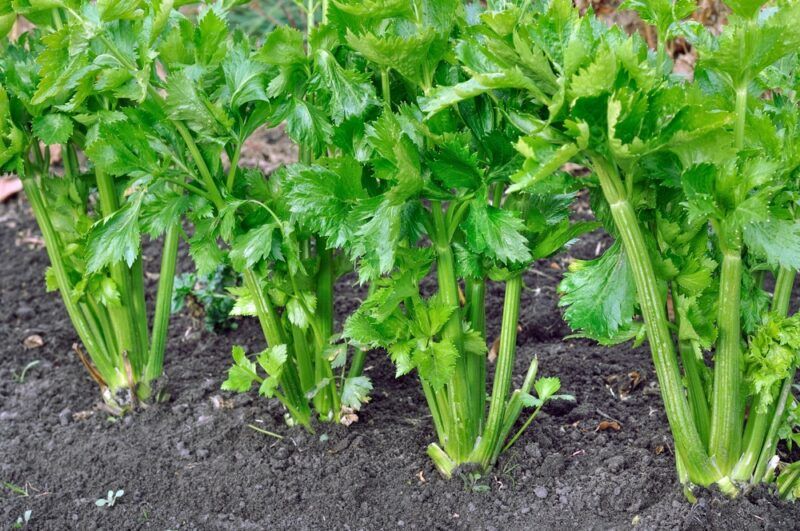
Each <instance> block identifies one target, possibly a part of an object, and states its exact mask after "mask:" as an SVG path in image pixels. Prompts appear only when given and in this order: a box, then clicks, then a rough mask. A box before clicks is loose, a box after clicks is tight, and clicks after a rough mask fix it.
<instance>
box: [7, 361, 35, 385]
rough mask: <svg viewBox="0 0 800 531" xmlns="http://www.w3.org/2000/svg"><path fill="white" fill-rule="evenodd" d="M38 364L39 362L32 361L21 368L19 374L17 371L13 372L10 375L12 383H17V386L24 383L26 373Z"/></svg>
mask: <svg viewBox="0 0 800 531" xmlns="http://www.w3.org/2000/svg"><path fill="white" fill-rule="evenodd" d="M39 363H40V362H39V360H33V361H31V362H29V363H28V364H27V365H25V367H23V368H22V371H20V372H19V373H17V371H14V372H13V373H12V374H13V376H14V381H15V382H17V383H18V384H22V383H25V376H26V375H27V374H28V371H30V370H31V369H33V368H34V367H36V366H37V365H39Z"/></svg>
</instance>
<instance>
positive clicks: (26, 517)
mask: <svg viewBox="0 0 800 531" xmlns="http://www.w3.org/2000/svg"><path fill="white" fill-rule="evenodd" d="M30 521H31V510H30V509H28V510H27V511H25V512H24V513H23V514H22V516H20V517H19V518H17V521H16V522H14V524H13V525H12V526H11V529H22V528H23V527H25V526H27V525H28V522H30Z"/></svg>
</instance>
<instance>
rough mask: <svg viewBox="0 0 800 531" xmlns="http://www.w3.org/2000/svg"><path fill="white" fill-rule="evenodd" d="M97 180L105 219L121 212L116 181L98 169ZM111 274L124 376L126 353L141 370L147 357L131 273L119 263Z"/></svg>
mask: <svg viewBox="0 0 800 531" xmlns="http://www.w3.org/2000/svg"><path fill="white" fill-rule="evenodd" d="M95 177H96V181H97V190H98V192H99V196H100V208H101V211H102V213H103V216H105V217H108V216H111V215H112V214H114V213H115V212H116V211H117V210H119V198H118V197H117V191H116V188H115V186H114V181H113V178H112V177H111V176H110V175H108V174H107V173H105V172H103V171H102V170H100V169H99V168H95ZM109 272H110V274H111V279H112V280H113V281H114V284H115V285H116V288H117V291H118V292H119V304H116V305H110V306H109V307H108V313H109V316H110V317H111V321H112V324H113V326H114V330H115V332H116V336H117V345H118V346H119V349H120V351H119V352H115V353H114V354H115V356H116V358H117V360H118V362H117V367H118V368H119V369H120V370H122V371H123V373H124V372H125V369H124V366H123V362H122V358H123V353H127V356H128V359H129V360H130V362H131V365H132V367H133V368H134V369H141V367H142V366H143V363H141V362H140V361H141V360H142V358H143V357H144V356H145V355H146V354H145V353H144V352H143V351H142V345H140V337H139V335H138V333H137V330H136V324H135V322H134V318H133V312H134V308H133V307H132V303H131V301H132V294H131V291H132V289H133V286H132V285H131V276H130V270H129V268H128V266H127V265H126V264H125V263H123V262H117V263H114V264H111V265H110V266H109ZM137 376H138V373H137V374H134V377H137ZM134 383H135V382H128V384H129V385H131V386H133V385H134Z"/></svg>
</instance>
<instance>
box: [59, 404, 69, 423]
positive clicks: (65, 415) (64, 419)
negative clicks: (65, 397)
mask: <svg viewBox="0 0 800 531" xmlns="http://www.w3.org/2000/svg"><path fill="white" fill-rule="evenodd" d="M70 421H72V410H71V409H70V408H68V407H65V408H64V409H62V410H61V413H59V414H58V422H59V423H60V424H61V425H62V426H66V425H67V424H69V423H70Z"/></svg>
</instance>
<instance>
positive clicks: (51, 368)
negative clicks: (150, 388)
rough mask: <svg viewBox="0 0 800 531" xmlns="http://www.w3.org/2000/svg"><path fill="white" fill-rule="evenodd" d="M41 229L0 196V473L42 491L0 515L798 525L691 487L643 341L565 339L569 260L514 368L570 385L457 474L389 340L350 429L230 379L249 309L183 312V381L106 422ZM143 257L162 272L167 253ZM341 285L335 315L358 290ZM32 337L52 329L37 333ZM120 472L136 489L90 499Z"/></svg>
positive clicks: (1, 506)
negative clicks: (309, 426)
mask: <svg viewBox="0 0 800 531" xmlns="http://www.w3.org/2000/svg"><path fill="white" fill-rule="evenodd" d="M38 234H39V233H38V229H37V228H36V226H35V223H34V221H33V218H32V215H31V213H30V211H29V208H28V205H27V203H26V201H25V200H24V199H16V200H12V201H10V202H9V203H7V204H4V205H0V275H2V282H0V336H2V337H3V338H5V341H4V342H3V344H2V346H0V456H2V458H1V459H0V484H13V485H15V486H18V487H20V488H21V489H23V490H25V491H27V493H28V496H27V497H25V496H21V495H20V494H19V493H17V492H14V489H10V488H8V487H7V486H5V487H3V488H2V489H1V490H0V499H1V500H2V503H0V524H2V525H3V526H7V525H10V524H12V523H13V522H14V521H15V520H16V519H17V517H19V516H21V515H22V514H23V513H24V512H25V511H26V510H31V511H32V513H31V521H30V527H31V528H35V529H67V528H79V529H95V528H99V529H133V528H136V529H139V528H141V529H262V528H272V529H274V528H294V529H310V528H336V529H381V528H399V527H406V528H425V529H430V528H453V527H456V528H480V529H484V528H485V529H493V528H494V529H509V528H531V527H534V526H535V527H537V528H545V529H548V528H558V529H565V528H579V529H593V528H603V529H605V528H612V527H614V528H629V527H631V526H639V527H641V528H644V529H652V528H707V527H712V528H736V529H760V528H767V529H769V528H771V529H790V528H792V527H793V526H795V525H796V522H797V521H798V518H800V508H798V507H797V506H796V505H792V504H785V503H782V502H779V501H777V500H776V499H775V498H774V497H772V496H771V495H770V494H769V493H767V492H766V491H763V490H759V491H757V492H753V493H749V494H747V495H743V496H740V497H739V498H738V499H736V500H734V501H727V500H724V499H721V498H719V497H717V496H715V495H713V494H711V493H705V494H702V495H701V496H700V498H699V502H698V503H697V504H695V505H691V504H689V503H688V502H687V501H686V500H685V498H684V497H683V495H682V494H681V487H680V485H679V483H678V481H677V476H676V474H675V470H674V466H675V465H674V458H673V454H672V449H671V446H670V444H671V443H670V437H669V431H668V425H667V422H666V418H665V416H664V413H663V410H662V407H661V401H660V398H659V394H658V388H657V386H656V383H655V376H654V373H653V370H652V366H651V362H650V356H649V353H648V351H647V349H646V348H640V349H634V350H631V349H630V348H629V347H627V346H619V347H616V348H604V347H601V346H595V345H592V344H590V343H589V342H587V341H583V340H566V341H562V337H563V336H564V335H567V334H568V329H567V328H566V326H565V325H564V324H562V322H561V318H560V314H559V311H558V308H557V299H556V296H555V286H556V283H557V281H558V279H559V278H560V276H561V271H559V270H558V269H557V267H560V268H563V267H564V264H565V263H566V258H563V257H562V258H563V259H561V260H559V261H558V262H555V263H550V262H548V263H541V264H539V266H540V267H538V268H537V271H538V272H537V273H535V274H534V273H528V274H527V276H526V285H527V289H526V290H525V291H524V292H523V299H522V313H521V318H520V326H521V332H520V334H519V339H518V344H519V356H518V360H517V370H516V374H517V375H518V377H521V376H522V374H523V372H524V370H525V368H527V366H528V363H529V361H530V357H531V356H533V355H538V356H539V358H540V361H541V368H542V369H541V373H542V374H544V375H558V376H560V377H561V380H562V384H563V385H562V389H563V390H564V391H565V392H567V393H571V394H573V395H575V397H576V399H577V401H576V403H575V404H569V403H565V402H558V403H553V404H551V405H549V406H548V407H547V408H546V410H545V414H543V415H542V416H541V418H540V419H539V420H538V421H537V422H535V423H534V424H533V426H532V428H531V429H530V430H528V431H527V432H525V434H524V435H523V436H522V438H521V439H520V440H519V441H518V442H517V443H516V445H515V446H514V447H513V449H512V450H511V451H509V452H508V453H507V454H504V455H503V457H501V459H500V462H499V464H498V466H497V468H496V469H495V471H494V472H493V474H492V475H491V476H489V477H486V478H483V479H481V480H477V481H475V480H474V479H472V478H470V476H469V474H467V473H464V474H461V475H460V479H459V478H454V479H453V480H452V481H449V482H446V481H444V480H443V479H441V478H440V477H439V476H438V475H437V473H436V472H435V471H434V469H433V466H432V464H431V462H430V460H429V459H428V457H427V456H426V455H425V447H426V445H427V444H428V443H429V442H430V441H432V440H433V439H434V432H433V428H432V425H431V421H430V418H428V417H427V410H426V408H425V402H424V399H423V397H422V395H421V392H420V389H419V384H418V382H417V380H416V378H415V377H413V376H408V377H405V378H402V379H399V380H398V379H395V378H394V368H393V367H392V365H391V363H390V362H389V360H388V359H387V358H386V356H385V355H384V354H383V353H381V352H374V353H371V354H370V356H369V358H368V362H367V366H368V368H369V371H368V373H367V374H368V375H369V376H370V377H371V378H372V379H373V380H374V383H375V389H376V391H375V392H374V394H373V400H372V402H371V403H370V404H368V405H367V406H366V407H365V408H364V409H363V411H362V412H361V413H360V420H359V421H358V422H357V423H355V424H354V425H352V426H351V427H350V428H349V429H347V428H344V427H332V426H317V431H316V433H315V434H313V435H310V434H307V433H305V432H303V431H301V430H300V429H289V428H288V427H287V426H286V425H285V424H284V422H283V412H282V411H281V409H280V407H279V405H278V403H277V402H275V401H272V402H270V401H266V400H263V399H259V398H257V397H256V396H255V393H250V394H245V395H239V396H233V395H230V394H228V393H225V392H222V391H220V384H221V382H222V381H223V379H224V378H225V371H226V369H227V368H228V366H229V363H230V362H229V356H230V349H231V346H232V345H233V344H234V343H238V344H243V345H245V346H247V347H249V349H250V350H251V351H252V350H254V349H256V348H258V347H260V346H261V341H263V339H262V336H261V334H260V332H259V330H258V328H257V324H256V323H255V322H253V321H245V322H242V323H241V326H240V328H239V329H238V330H236V331H233V332H227V333H225V334H222V335H214V334H211V333H209V332H206V331H205V330H203V327H202V324H201V323H197V322H195V321H193V319H192V318H191V317H190V316H189V315H186V314H181V315H178V316H175V318H174V324H173V326H172V328H171V334H170V338H169V344H168V352H169V356H168V357H167V362H166V372H167V374H168V376H169V381H168V383H167V389H168V391H169V394H170V398H169V399H168V400H167V401H166V402H165V403H163V404H159V405H155V406H153V407H150V408H149V409H147V410H146V411H139V412H137V413H134V414H132V415H128V416H126V417H124V418H123V419H120V420H116V421H112V420H111V419H110V418H109V417H108V415H106V414H104V413H103V412H101V411H98V410H97V409H96V408H95V406H96V402H97V398H98V394H97V389H96V387H95V384H94V383H92V381H91V380H90V379H89V378H88V376H87V375H86V371H85V369H84V368H83V367H82V366H81V364H80V362H79V361H78V359H77V357H76V356H75V354H74V353H73V352H72V344H73V343H74V342H75V341H76V336H75V333H74V331H73V329H72V326H71V324H70V321H69V319H68V318H67V315H66V312H65V311H64V308H63V305H62V304H61V301H60V300H59V297H58V295H57V294H47V293H45V289H44V282H43V277H44V271H45V268H46V267H47V256H46V254H45V251H44V249H43V248H42V247H41V245H40V244H39V240H38ZM602 243H604V241H603V240H602V237H601V236H598V235H596V234H595V235H590V236H588V237H586V238H584V240H583V241H582V242H581V243H580V244H579V245H577V246H575V247H573V249H572V253H573V254H574V255H576V256H579V257H591V256H594V254H595V252H596V249H597V248H598V244H602ZM151 256H152V253H151ZM145 257H146V259H147V257H148V254H147V253H145ZM182 266H183V270H188V269H189V267H190V264H189V262H188V261H187V260H183V263H182ZM145 269H146V271H147V272H148V273H151V274H152V273H156V272H157V270H158V262H157V260H155V258H151V259H150V260H149V261H147V260H146V262H145ZM151 277H152V275H151ZM342 288H343V289H340V290H339V291H337V299H336V308H337V312H338V315H340V316H342V315H346V314H347V313H348V312H350V311H352V310H353V309H354V308H355V307H356V306H357V303H358V301H359V298H360V297H362V296H363V295H364V293H363V290H362V289H360V288H358V287H353V288H352V289H349V290H348V289H347V288H346V286H343V287H342ZM501 297H502V293H501V292H499V290H498V288H497V287H494V288H493V289H491V290H490V294H489V295H488V296H487V300H488V304H487V308H488V311H487V319H488V322H489V331H490V332H489V337H490V339H492V338H494V336H495V335H496V334H497V329H498V326H499V316H500V311H501V308H502V299H501ZM32 335H39V336H40V337H41V338H42V339H43V345H42V346H41V347H38V348H34V349H26V348H25V347H24V346H23V342H24V341H25V339H26V338H28V337H30V336H32ZM32 360H40V363H39V364H38V365H37V366H35V367H33V368H32V369H30V371H29V372H28V373H27V374H26V377H25V379H24V382H23V383H18V382H17V381H15V378H14V373H15V372H16V373H18V372H19V371H20V370H21V369H22V368H23V367H24V366H25V365H26V364H28V363H29V362H30V361H32ZM515 383H518V382H515ZM249 424H251V425H255V426H257V427H259V428H261V429H264V430H268V431H271V432H275V433H277V434H280V435H281V436H283V439H282V440H278V439H276V438H273V437H270V436H267V435H264V434H262V433H259V432H257V431H254V430H253V429H250V428H249V427H248V425H249ZM616 428H619V430H618V431H617V430H616ZM109 489H114V490H116V489H124V491H125V494H124V496H122V497H121V498H120V499H119V501H118V503H117V504H116V505H115V506H114V507H111V508H101V507H96V506H95V501H96V500H97V499H98V498H101V497H103V496H104V495H105V493H106V492H107V491H108V490H109Z"/></svg>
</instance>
